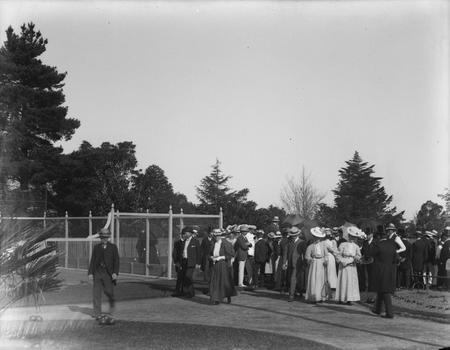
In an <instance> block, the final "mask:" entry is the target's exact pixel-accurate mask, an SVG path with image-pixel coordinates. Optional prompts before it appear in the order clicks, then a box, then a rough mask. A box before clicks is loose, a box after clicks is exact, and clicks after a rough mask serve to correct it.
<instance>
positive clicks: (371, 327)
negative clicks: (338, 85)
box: [1, 271, 450, 349]
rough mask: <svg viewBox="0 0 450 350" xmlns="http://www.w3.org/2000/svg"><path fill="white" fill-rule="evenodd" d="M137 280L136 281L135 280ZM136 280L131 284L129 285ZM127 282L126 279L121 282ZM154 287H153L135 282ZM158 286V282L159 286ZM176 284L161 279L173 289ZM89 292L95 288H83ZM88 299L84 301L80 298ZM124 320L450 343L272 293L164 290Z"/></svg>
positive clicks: (331, 340) (57, 310)
mask: <svg viewBox="0 0 450 350" xmlns="http://www.w3.org/2000/svg"><path fill="white" fill-rule="evenodd" d="M64 277H65V278H66V283H67V284H68V285H69V287H68V290H70V286H76V285H77V284H82V285H83V284H85V283H86V280H87V278H86V275H85V272H78V271H65V272H64ZM132 280H136V279H135V278H132ZM130 281H131V280H129V282H130ZM125 282H126V280H125V279H122V283H125ZM136 282H138V283H136V284H135V287H136V288H138V286H139V285H141V286H144V287H145V288H150V285H151V283H150V284H149V283H148V282H145V281H142V279H141V280H140V281H136ZM158 283H159V282H158ZM171 283H173V282H170V283H169V282H166V281H161V286H167V287H168V288H169V287H170V284H171ZM81 289H82V290H83V291H84V292H85V293H88V294H90V292H91V290H90V286H89V285H85V288H81ZM81 299H83V298H81ZM90 311H91V304H90V303H85V302H81V303H77V302H75V300H74V302H73V303H66V304H61V305H53V306H45V307H43V308H42V310H41V312H42V314H43V315H45V318H46V319H48V320H83V319H90V316H89V313H90ZM30 314H35V310H34V308H30V307H22V308H16V309H12V310H9V311H7V312H6V313H5V314H4V315H3V316H2V318H1V319H2V320H9V321H14V320H26V319H27V318H28V316H29V315H30ZM116 317H117V319H119V320H127V321H144V322H162V323H185V324H197V325H211V326H225V327H233V328H240V329H249V330H258V331H264V332H271V333H277V334H280V335H289V336H295V337H298V338H303V339H308V340H313V341H318V342H320V343H322V344H327V345H332V346H335V347H337V348H341V349H438V348H441V347H444V346H449V345H450V335H449V334H450V332H448V330H449V328H450V326H449V325H448V324H445V323H439V322H433V321H424V320H420V319H415V318H410V317H401V316H396V317H395V318H394V319H393V320H389V319H383V318H380V317H375V316H372V314H371V313H370V312H369V310H368V309H367V308H366V307H364V306H362V305H358V304H355V305H352V306H347V305H337V304H334V303H323V304H320V305H317V306H315V305H311V304H306V303H304V302H300V301H296V302H292V303H288V302H287V301H286V300H285V299H280V296H279V294H278V293H274V292H271V291H267V290H261V291H256V292H242V293H240V295H238V296H236V297H234V298H233V300H232V304H220V305H217V306H213V305H210V304H209V300H208V297H207V296H205V295H203V294H202V293H197V295H196V297H194V298H192V299H180V298H171V297H170V296H168V295H167V293H166V291H165V290H164V288H162V287H161V288H160V294H159V295H153V296H152V297H151V298H141V299H134V300H122V301H119V302H118V305H117V311H116Z"/></svg>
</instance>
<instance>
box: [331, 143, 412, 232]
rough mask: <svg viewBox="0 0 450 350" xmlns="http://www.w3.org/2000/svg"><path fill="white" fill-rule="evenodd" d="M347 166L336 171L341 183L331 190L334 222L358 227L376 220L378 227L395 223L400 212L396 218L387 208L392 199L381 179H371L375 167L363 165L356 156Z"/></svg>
mask: <svg viewBox="0 0 450 350" xmlns="http://www.w3.org/2000/svg"><path fill="white" fill-rule="evenodd" d="M346 164H347V166H346V167H344V168H341V169H340V170H339V177H340V180H339V183H338V185H337V188H336V189H335V190H333V192H334V194H335V199H334V203H335V212H336V216H337V219H340V220H346V221H350V222H353V223H356V224H360V225H361V226H364V224H365V223H367V222H370V223H374V222H375V221H376V220H379V221H380V223H385V222H386V221H393V222H397V223H398V222H399V221H400V220H401V217H402V215H403V212H401V213H398V214H396V213H395V212H396V208H395V207H394V208H390V207H389V205H390V203H391V202H392V196H388V195H387V194H386V191H385V189H384V187H383V186H381V179H382V178H381V177H376V176H374V175H373V173H374V170H373V168H374V165H368V163H367V162H363V160H362V159H361V157H360V156H359V154H358V152H355V154H354V155H353V158H352V159H351V160H349V161H346Z"/></svg>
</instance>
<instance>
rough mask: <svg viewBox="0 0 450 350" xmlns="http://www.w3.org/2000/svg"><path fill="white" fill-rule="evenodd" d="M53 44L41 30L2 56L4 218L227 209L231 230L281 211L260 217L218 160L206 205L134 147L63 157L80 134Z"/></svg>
mask: <svg viewBox="0 0 450 350" xmlns="http://www.w3.org/2000/svg"><path fill="white" fill-rule="evenodd" d="M47 43H48V42H47V40H46V39H44V38H43V37H42V34H41V33H40V32H39V31H36V30H35V26H34V24H33V23H29V24H27V25H25V24H24V25H23V26H22V27H21V32H20V33H19V34H16V33H15V32H14V30H13V28H11V27H9V28H8V29H7V31H6V41H5V42H4V45H3V46H2V48H1V49H0V128H1V129H0V145H1V151H0V206H1V207H0V210H1V212H2V214H3V215H8V214H9V215H11V214H14V215H18V214H19V215H20V214H26V215H39V216H40V215H42V213H43V212H44V211H45V212H47V213H51V214H55V215H63V214H64V212H65V211H68V212H69V213H70V215H72V216H79V215H87V214H88V211H89V210H91V211H92V212H93V213H94V214H104V213H105V212H107V211H108V210H109V208H110V205H111V203H115V205H116V207H117V208H120V210H122V211H135V212H143V211H145V210H147V209H148V210H150V211H152V212H167V210H168V208H169V206H170V205H172V207H173V209H174V211H176V212H177V211H180V209H183V210H184V211H185V212H186V213H195V212H202V213H205V212H206V213H214V214H217V213H218V212H219V208H220V207H222V208H223V211H224V213H225V222H243V221H251V222H254V223H257V224H258V225H260V226H262V225H263V223H264V222H266V221H270V219H269V218H270V217H272V216H274V215H280V216H283V215H284V211H283V210H282V209H280V208H276V207H269V208H260V209H257V208H256V207H257V204H256V203H255V202H253V201H249V200H247V195H248V193H249V190H248V189H246V188H244V189H242V190H239V191H232V190H231V189H230V188H229V187H228V185H227V182H228V180H229V179H230V177H229V176H225V175H223V173H222V171H221V169H220V163H219V161H218V160H217V162H216V164H215V165H213V169H212V172H211V174H209V175H208V176H206V177H205V178H204V179H203V180H202V182H201V183H200V185H199V186H198V187H197V193H198V199H199V201H200V204H198V205H195V204H193V203H191V202H190V201H189V200H188V199H187V198H186V196H185V195H184V194H182V193H176V192H174V190H173V186H172V184H171V183H170V182H169V180H168V178H167V176H166V175H165V173H164V170H163V169H161V168H160V167H159V166H157V165H151V166H149V167H148V168H147V169H145V170H144V171H142V170H140V169H136V166H137V160H136V155H135V153H136V146H135V145H134V144H133V143H132V142H129V141H125V142H119V143H117V144H111V143H109V142H104V143H103V144H101V145H100V146H99V147H93V146H92V145H91V144H90V143H88V142H86V141H85V142H83V143H82V144H81V146H80V147H79V149H78V150H76V151H74V152H72V153H70V154H63V152H62V151H63V149H62V147H60V146H56V144H55V143H56V142H58V141H63V140H69V139H70V138H71V137H72V135H73V134H74V133H75V131H76V129H77V128H78V127H79V126H80V122H79V121H78V120H77V119H74V118H68V116H67V113H68V108H67V106H65V105H64V103H65V96H64V92H63V87H64V79H65V77H66V74H67V73H59V72H58V70H57V68H56V67H50V66H48V65H45V64H44V63H43V62H42V61H41V60H40V58H39V57H40V56H41V55H42V54H43V53H44V52H45V51H46V45H47Z"/></svg>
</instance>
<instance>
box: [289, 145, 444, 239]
mask: <svg viewBox="0 0 450 350" xmlns="http://www.w3.org/2000/svg"><path fill="white" fill-rule="evenodd" d="M381 180H382V178H380V177H376V176H374V165H369V164H368V163H367V162H364V161H363V160H362V159H361V157H360V155H359V153H358V152H355V153H354V155H353V158H352V159H351V160H349V161H347V162H346V166H345V167H343V168H341V169H340V170H339V182H338V184H337V187H336V188H335V189H334V190H333V194H334V203H333V205H332V206H330V205H328V204H325V203H323V202H322V200H323V198H324V197H325V195H324V194H322V193H320V192H319V191H318V190H317V189H316V188H315V187H314V186H313V183H312V180H311V177H310V175H308V174H306V171H305V169H304V168H303V169H302V173H301V175H300V177H299V178H298V179H295V178H288V179H287V182H286V184H285V186H284V188H283V189H282V193H281V201H282V203H283V206H284V207H285V208H287V209H288V212H290V213H298V214H299V215H300V216H301V217H303V218H306V219H309V220H314V221H316V222H317V223H319V224H321V225H324V226H329V227H332V226H339V225H342V224H343V223H344V222H346V221H348V222H352V223H355V224H357V225H358V226H360V227H363V228H372V229H375V228H376V227H377V226H380V225H385V224H387V223H390V222H392V223H394V224H396V225H401V226H405V227H406V228H408V229H409V231H410V232H411V233H414V232H415V231H416V230H417V229H420V230H423V229H424V230H431V229H436V230H442V229H443V227H444V226H445V225H448V224H449V222H448V220H449V217H448V214H449V213H450V191H449V190H448V189H447V190H446V193H444V194H442V195H438V197H440V198H441V199H443V200H444V201H445V203H446V208H444V207H443V206H441V205H439V204H438V203H435V202H433V201H431V200H428V201H426V202H425V203H423V204H422V205H421V207H420V209H419V210H418V212H417V214H416V215H415V217H414V219H413V220H412V221H410V222H405V220H404V218H403V214H404V211H400V212H398V211H397V208H396V207H391V203H392V199H393V198H392V196H389V195H387V194H386V191H385V189H384V187H383V186H382V185H381Z"/></svg>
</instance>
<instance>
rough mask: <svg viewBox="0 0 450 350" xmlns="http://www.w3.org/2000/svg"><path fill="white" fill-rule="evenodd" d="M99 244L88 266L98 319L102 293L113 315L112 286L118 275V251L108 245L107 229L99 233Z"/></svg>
mask: <svg viewBox="0 0 450 350" xmlns="http://www.w3.org/2000/svg"><path fill="white" fill-rule="evenodd" d="M99 237H100V240H101V242H100V243H99V244H97V245H96V246H95V247H94V250H93V251H92V257H91V261H90V264H89V271H88V276H89V279H92V278H93V279H94V291H93V297H94V302H93V304H94V314H93V317H95V318H98V317H100V315H101V313H102V292H104V293H105V295H106V296H107V297H108V301H109V313H110V314H113V312H114V307H115V300H114V285H115V284H116V281H117V276H118V274H119V250H118V249H117V246H116V245H115V244H113V243H110V242H109V241H108V240H109V238H110V233H109V230H108V229H107V228H102V229H101V230H100V232H99Z"/></svg>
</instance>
